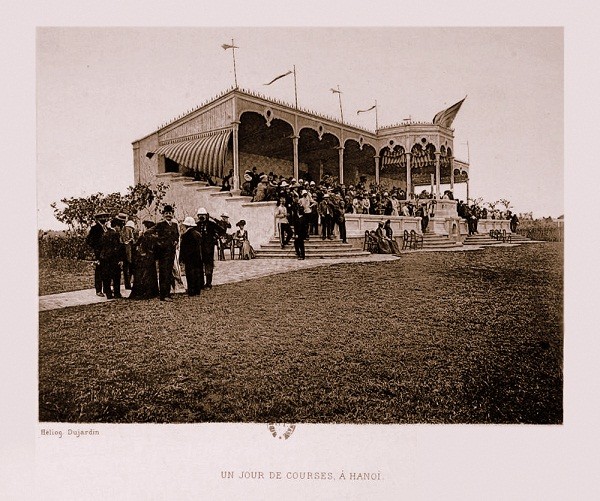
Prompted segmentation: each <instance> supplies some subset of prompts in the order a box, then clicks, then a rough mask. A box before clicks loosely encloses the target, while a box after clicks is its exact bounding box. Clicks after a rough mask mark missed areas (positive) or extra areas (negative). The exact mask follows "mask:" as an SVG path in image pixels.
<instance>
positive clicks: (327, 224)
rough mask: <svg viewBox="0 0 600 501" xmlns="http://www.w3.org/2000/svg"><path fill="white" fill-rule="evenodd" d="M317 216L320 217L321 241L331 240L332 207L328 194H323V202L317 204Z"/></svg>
mask: <svg viewBox="0 0 600 501" xmlns="http://www.w3.org/2000/svg"><path fill="white" fill-rule="evenodd" d="M319 216H321V239H322V240H325V239H326V238H327V239H329V240H332V239H333V236H332V235H331V233H332V226H333V225H332V223H333V206H332V205H331V202H330V201H329V193H325V194H324V195H323V200H321V201H320V202H319Z"/></svg>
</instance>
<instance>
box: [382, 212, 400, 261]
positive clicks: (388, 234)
mask: <svg viewBox="0 0 600 501" xmlns="http://www.w3.org/2000/svg"><path fill="white" fill-rule="evenodd" d="M391 224H392V222H391V221H390V220H389V219H388V220H387V221H386V222H385V224H384V225H383V229H384V231H385V236H386V238H387V240H388V243H389V244H390V248H391V249H392V254H399V253H400V248H399V247H398V243H397V242H396V240H394V231H393V230H392V226H391Z"/></svg>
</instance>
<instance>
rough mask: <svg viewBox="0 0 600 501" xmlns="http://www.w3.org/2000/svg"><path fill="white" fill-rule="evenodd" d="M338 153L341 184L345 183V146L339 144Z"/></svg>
mask: <svg viewBox="0 0 600 501" xmlns="http://www.w3.org/2000/svg"><path fill="white" fill-rule="evenodd" d="M338 155H339V158H340V176H339V180H340V184H344V147H343V146H338Z"/></svg>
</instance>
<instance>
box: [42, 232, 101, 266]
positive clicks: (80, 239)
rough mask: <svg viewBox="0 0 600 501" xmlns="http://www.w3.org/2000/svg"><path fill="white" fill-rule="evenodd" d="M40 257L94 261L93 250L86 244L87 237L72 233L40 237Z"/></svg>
mask: <svg viewBox="0 0 600 501" xmlns="http://www.w3.org/2000/svg"><path fill="white" fill-rule="evenodd" d="M38 255H39V257H40V258H68V259H85V260H89V261H92V260H93V259H94V254H93V252H92V249H91V248H90V247H89V246H88V245H87V244H86V243H85V235H82V234H79V233H71V232H65V233H64V234H62V235H53V236H49V235H47V234H42V235H40V236H38Z"/></svg>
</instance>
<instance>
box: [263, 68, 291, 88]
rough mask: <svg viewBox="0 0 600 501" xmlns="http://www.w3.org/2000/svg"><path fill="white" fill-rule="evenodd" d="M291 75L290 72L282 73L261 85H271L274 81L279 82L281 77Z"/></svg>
mask: <svg viewBox="0 0 600 501" xmlns="http://www.w3.org/2000/svg"><path fill="white" fill-rule="evenodd" d="M291 73H292V70H290V71H288V72H287V73H284V74H283V75H279V76H278V77H275V78H274V79H273V80H271V81H270V82H269V83H266V84H263V85H271V84H272V83H273V82H275V81H276V80H279V79H280V78H283V77H287V76H288V75H290V74H291Z"/></svg>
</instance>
